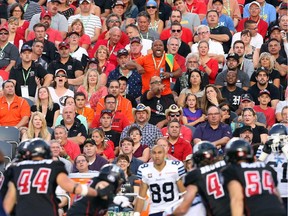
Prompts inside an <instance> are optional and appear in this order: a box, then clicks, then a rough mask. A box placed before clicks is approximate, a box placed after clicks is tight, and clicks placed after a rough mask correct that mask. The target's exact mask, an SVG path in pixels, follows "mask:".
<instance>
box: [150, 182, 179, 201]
mask: <svg viewBox="0 0 288 216" xmlns="http://www.w3.org/2000/svg"><path fill="white" fill-rule="evenodd" d="M150 190H151V193H152V194H151V197H152V201H153V203H160V202H161V201H162V197H161V192H162V191H163V193H164V194H165V196H164V197H163V200H164V201H165V202H171V201H173V200H174V185H173V183H172V182H166V183H164V184H163V185H162V191H161V187H160V185H158V184H151V185H150Z"/></svg>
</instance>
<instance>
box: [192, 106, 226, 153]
mask: <svg viewBox="0 0 288 216" xmlns="http://www.w3.org/2000/svg"><path fill="white" fill-rule="evenodd" d="M207 116H208V117H207V122H205V123H203V124H200V125H199V126H197V127H196V130H195V132H194V135H193V141H194V144H197V143H199V142H201V141H204V140H206V141H210V142H212V143H213V144H214V145H215V146H216V148H217V149H223V147H225V145H226V143H227V142H228V141H229V140H230V139H231V138H232V131H231V128H230V126H229V125H227V124H224V123H222V122H221V109H220V108H219V107H216V106H210V107H209V108H208V111H207Z"/></svg>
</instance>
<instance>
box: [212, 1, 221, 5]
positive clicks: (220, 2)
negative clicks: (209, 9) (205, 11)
mask: <svg viewBox="0 0 288 216" xmlns="http://www.w3.org/2000/svg"><path fill="white" fill-rule="evenodd" d="M216 2H220V3H221V4H222V5H223V0H213V1H212V4H214V3H216Z"/></svg>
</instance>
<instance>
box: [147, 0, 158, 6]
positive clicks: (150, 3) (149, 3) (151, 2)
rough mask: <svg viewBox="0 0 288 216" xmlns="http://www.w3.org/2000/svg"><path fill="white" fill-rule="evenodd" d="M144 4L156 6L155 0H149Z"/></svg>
mask: <svg viewBox="0 0 288 216" xmlns="http://www.w3.org/2000/svg"><path fill="white" fill-rule="evenodd" d="M146 6H155V7H157V2H156V1H154V0H149V1H147V2H146Z"/></svg>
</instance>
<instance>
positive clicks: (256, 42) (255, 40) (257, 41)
mask: <svg viewBox="0 0 288 216" xmlns="http://www.w3.org/2000/svg"><path fill="white" fill-rule="evenodd" d="M236 40H241V32H237V33H235V34H234V35H233V37H232V43H231V44H232V45H231V47H232V46H233V44H234V43H235V41H236ZM262 44H263V37H262V36H261V35H260V34H259V33H257V35H256V36H254V37H252V39H251V42H250V45H251V46H254V47H256V48H259V49H260V48H261V46H262Z"/></svg>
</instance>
